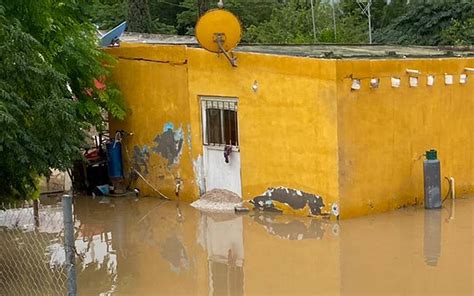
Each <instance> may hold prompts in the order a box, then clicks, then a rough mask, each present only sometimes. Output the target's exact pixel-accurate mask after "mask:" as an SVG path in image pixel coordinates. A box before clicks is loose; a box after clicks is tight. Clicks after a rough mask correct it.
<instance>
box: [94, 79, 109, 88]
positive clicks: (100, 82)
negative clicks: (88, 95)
mask: <svg viewBox="0 0 474 296" xmlns="http://www.w3.org/2000/svg"><path fill="white" fill-rule="evenodd" d="M101 80H102V79H101ZM94 85H95V88H97V89H98V90H105V89H106V88H107V86H106V85H105V83H103V82H102V81H100V80H97V79H94Z"/></svg>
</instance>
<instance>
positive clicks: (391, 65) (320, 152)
mask: <svg viewBox="0 0 474 296" xmlns="http://www.w3.org/2000/svg"><path fill="white" fill-rule="evenodd" d="M109 52H111V53H112V54H113V55H115V56H116V57H118V60H119V62H118V65H117V68H116V69H115V80H116V82H117V83H118V84H119V86H120V88H121V89H122V91H123V94H124V97H125V101H126V103H127V106H128V108H129V109H130V112H129V115H128V116H127V118H126V120H125V121H123V122H116V121H113V122H112V123H111V131H114V130H116V129H117V128H123V129H125V130H128V131H132V132H134V133H135V135H134V136H133V137H132V138H131V139H129V140H127V141H125V144H126V146H127V147H128V150H129V151H130V153H131V154H133V150H134V149H135V146H137V147H138V148H140V149H142V148H143V147H144V146H145V145H146V146H147V147H148V148H149V151H150V156H149V159H148V169H149V174H148V176H147V178H148V179H149V180H150V182H151V183H153V185H155V186H156V187H158V188H159V189H160V190H162V191H163V192H164V193H165V194H166V195H168V196H171V197H173V196H174V186H175V179H176V178H177V177H179V178H182V179H183V180H184V186H183V192H182V194H181V197H182V199H184V200H187V201H192V200H195V199H197V198H198V197H199V186H198V184H199V182H200V180H198V179H199V178H198V177H199V176H198V175H197V174H196V171H197V169H196V164H198V163H199V161H198V160H199V159H200V158H201V157H202V155H203V148H202V130H201V129H202V128H201V114H200V113H201V110H200V98H201V96H206V97H207V96H215V97H232V98H238V104H239V112H238V119H239V133H240V155H241V180H242V195H243V198H244V199H251V198H253V197H255V196H258V195H261V194H262V193H263V192H264V191H265V190H267V189H268V188H270V187H279V186H283V187H287V188H293V189H298V190H302V191H305V192H308V193H313V194H318V195H321V196H322V197H323V201H324V203H325V205H326V208H325V209H324V210H325V211H328V210H329V206H330V205H331V204H332V203H334V202H339V203H340V212H341V215H342V217H343V218H347V217H354V216H359V215H364V214H368V213H375V212H383V211H387V210H391V209H395V208H398V207H401V206H404V205H410V204H420V203H422V200H423V179H422V165H423V156H422V155H423V153H424V152H425V151H426V150H428V149H430V148H435V149H437V150H438V151H439V158H440V160H441V169H442V177H444V176H453V177H454V178H455V179H456V184H457V186H456V190H457V193H458V195H464V194H466V193H470V192H473V191H474V190H473V189H474V188H473V187H474V182H472V177H473V173H472V169H471V168H472V165H473V157H472V153H471V148H470V147H471V144H472V140H473V139H472V133H471V129H472V127H473V126H474V117H473V116H472V113H473V111H474V110H473V108H474V106H473V104H474V100H473V98H474V97H473V93H474V83H473V81H472V77H471V81H468V83H467V84H466V85H460V84H459V74H460V73H462V72H463V70H464V68H465V67H473V65H474V60H473V59H468V58H445V59H428V58H426V59H413V60H407V59H403V60H402V59H396V60H375V59H373V60H363V59H357V60H350V59H345V60H330V59H313V58H304V57H290V56H278V55H266V54H257V53H243V52H237V53H236V56H237V59H238V67H236V68H234V67H231V66H230V64H229V63H228V61H227V60H226V59H225V57H224V56H222V55H220V56H218V55H216V54H213V53H209V52H207V51H205V50H203V49H200V48H189V47H185V46H180V45H174V46H172V45H170V46H164V45H127V44H124V45H123V46H122V47H121V48H115V49H109ZM408 68H409V69H416V70H419V71H421V73H422V74H421V75H420V76H419V86H418V87H417V88H410V87H409V86H408V79H409V77H408V75H407V74H406V72H405V70H406V69H408ZM428 73H429V74H434V75H435V77H436V80H435V85H434V86H432V87H428V86H426V74H428ZM444 73H449V74H453V75H454V80H455V81H454V84H453V85H448V86H447V85H444V77H443V75H444ZM392 76H394V77H400V78H401V79H402V85H401V87H400V88H392V87H391V85H390V79H391V77H392ZM471 76H472V75H471ZM351 77H354V78H360V79H361V81H362V89H361V90H359V91H351V83H352V78H351ZM372 77H378V78H380V79H381V80H380V87H379V88H378V89H370V88H369V80H370V78H372ZM254 81H256V82H257V83H258V86H259V87H258V91H256V92H254V91H253V90H252V85H253V83H254ZM169 124H172V127H173V129H174V131H175V132H176V131H178V130H179V133H176V134H175V135H176V136H178V138H179V136H181V137H182V139H183V144H182V147H181V151H180V154H179V155H180V157H179V158H178V160H177V161H176V162H175V163H173V164H171V165H170V164H169V160H167V158H166V157H164V156H163V154H162V153H160V151H159V149H155V150H154V149H153V148H157V146H159V145H158V143H157V141H155V140H156V138H157V137H159V136H160V135H162V134H163V133H164V132H165V131H166V127H167V126H169ZM162 152H163V151H162ZM125 161H126V163H125V167H126V170H127V167H128V160H127V159H125ZM142 169H143V168H142ZM201 181H202V180H201ZM445 185H446V183H445V181H444V180H443V194H445V193H446V191H447V188H446V187H447V186H445ZM138 186H139V187H140V189H142V191H144V193H145V194H147V195H156V193H154V192H153V190H151V189H150V188H149V186H147V185H146V184H144V183H143V182H141V181H138Z"/></svg>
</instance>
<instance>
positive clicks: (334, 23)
mask: <svg viewBox="0 0 474 296" xmlns="http://www.w3.org/2000/svg"><path fill="white" fill-rule="evenodd" d="M331 6H332V23H333V26H334V42H336V40H337V27H336V8H335V7H334V0H331Z"/></svg>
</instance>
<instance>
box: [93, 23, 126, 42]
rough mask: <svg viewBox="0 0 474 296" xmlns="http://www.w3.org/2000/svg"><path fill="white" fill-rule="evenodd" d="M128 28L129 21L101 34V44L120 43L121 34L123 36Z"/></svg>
mask: <svg viewBox="0 0 474 296" xmlns="http://www.w3.org/2000/svg"><path fill="white" fill-rule="evenodd" d="M126 28H127V22H123V23H121V24H120V25H118V26H117V27H115V28H113V29H112V30H110V31H108V32H107V33H105V34H104V35H102V36H100V46H102V47H107V46H113V45H114V44H116V43H118V42H119V38H120V36H122V34H123V32H125V29H126Z"/></svg>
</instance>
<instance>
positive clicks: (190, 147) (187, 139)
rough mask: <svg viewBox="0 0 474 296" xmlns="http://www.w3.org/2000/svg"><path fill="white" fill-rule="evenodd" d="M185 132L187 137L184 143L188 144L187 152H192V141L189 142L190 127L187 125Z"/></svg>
mask: <svg viewBox="0 0 474 296" xmlns="http://www.w3.org/2000/svg"><path fill="white" fill-rule="evenodd" d="M187 129H188V130H187V132H188V135H187V136H186V141H187V142H188V149H189V151H191V150H192V148H193V146H192V141H191V125H190V124H189V123H188V125H187Z"/></svg>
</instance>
